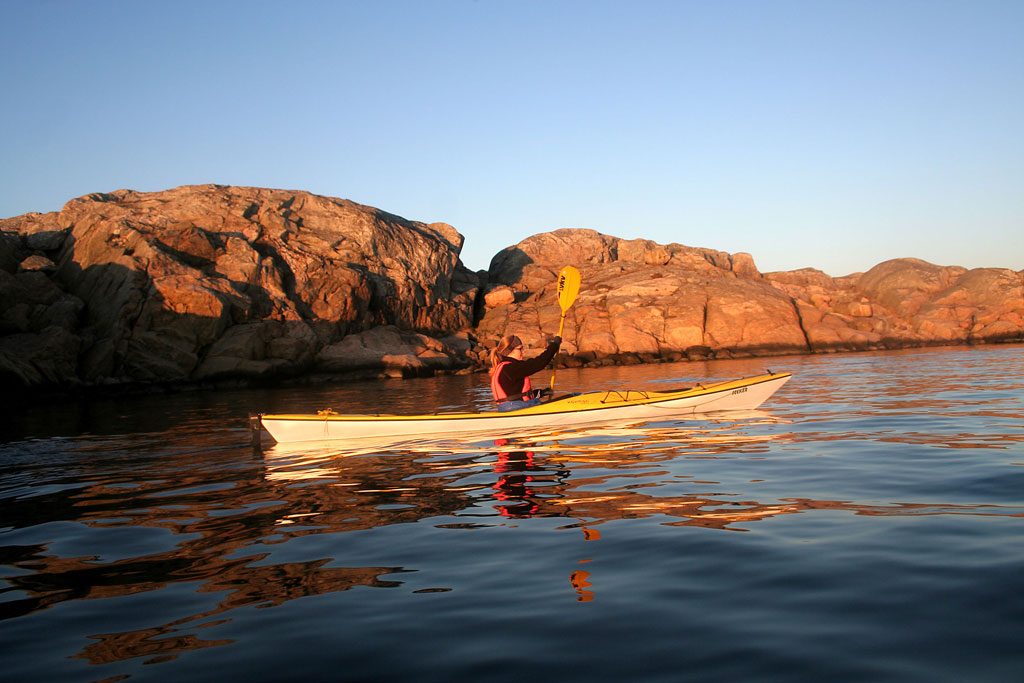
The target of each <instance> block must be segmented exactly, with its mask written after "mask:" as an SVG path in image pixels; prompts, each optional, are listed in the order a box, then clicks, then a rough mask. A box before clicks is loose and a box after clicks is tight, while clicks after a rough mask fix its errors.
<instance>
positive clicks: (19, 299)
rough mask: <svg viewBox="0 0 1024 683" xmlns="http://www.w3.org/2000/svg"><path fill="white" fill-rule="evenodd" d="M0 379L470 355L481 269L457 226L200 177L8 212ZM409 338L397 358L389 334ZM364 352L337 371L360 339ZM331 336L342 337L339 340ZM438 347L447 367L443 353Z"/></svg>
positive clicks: (399, 368) (98, 377)
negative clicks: (470, 259)
mask: <svg viewBox="0 0 1024 683" xmlns="http://www.w3.org/2000/svg"><path fill="white" fill-rule="evenodd" d="M0 236H2V239H0V291H2V293H3V297H2V302H3V303H2V304H0V333H2V334H3V336H2V337H0V378H3V379H5V380H6V381H9V382H13V383H15V384H21V385H23V386H39V385H68V384H76V383H85V384H111V383H113V384H119V383H126V382H144V383H153V382H187V381H204V380H213V379H220V378H226V377H250V378H251V377H277V376H286V375H296V374H301V373H309V372H314V373H316V372H323V373H330V374H335V373H341V374H352V373H360V372H361V373H363V374H365V373H366V371H380V372H381V373H383V374H395V373H396V372H397V373H398V374H418V373H423V372H427V371H428V370H429V369H431V368H435V367H445V368H449V369H454V368H458V367H460V366H464V365H465V364H466V361H465V355H464V354H463V353H462V352H461V349H460V348H459V347H460V344H463V343H468V342H467V341H466V340H467V339H468V336H466V335H465V334H464V337H465V339H463V340H462V342H459V343H444V342H439V341H436V340H433V337H434V336H442V337H448V336H451V334H452V333H453V332H454V331H459V330H466V329H468V328H469V327H471V325H472V322H473V314H474V305H475V301H476V295H477V289H478V287H479V283H478V277H477V275H475V274H474V273H472V272H470V271H469V270H467V269H466V268H465V267H464V266H463V265H462V263H461V261H459V252H460V250H461V248H462V243H463V238H462V236H461V235H460V234H459V233H458V232H456V231H455V229H454V228H452V227H451V226H449V225H445V224H443V223H434V224H430V225H427V224H424V223H417V222H413V221H407V220H405V219H403V218H400V217H398V216H394V215H391V214H387V213H385V212H383V211H379V210H377V209H374V208H371V207H367V206H361V205H359V204H355V203H353V202H350V201H346V200H343V199H333V198H328V197H321V196H317V195H313V194H310V193H308V192H291V191H282V190H267V189H260V188H243V187H224V186H215V185H203V186H193V187H180V188H175V189H173V190H168V191H165V192H153V193H140V192H133V191H128V190H122V191H118V192H113V193H108V194H93V195H88V196H85V197H81V198H79V199H74V200H72V201H70V202H68V203H67V204H66V205H65V206H64V208H63V209H62V210H61V211H60V212H55V213H49V214H27V215H25V216H20V217H17V218H12V219H6V220H4V221H0ZM382 327H383V328H387V327H392V328H394V329H401V330H405V331H407V332H408V333H409V334H413V335H416V336H412V337H408V336H407V337H403V340H404V341H403V346H402V353H401V354H399V356H400V357H399V358H397V359H396V360H395V361H394V363H392V362H391V361H389V360H388V357H390V356H393V355H394V353H393V349H392V348H391V343H392V341H393V340H392V339H389V338H388V339H378V337H379V334H377V333H376V332H375V330H377V329H378V328H382ZM363 334H367V335H369V336H368V337H366V338H365V339H364V340H363V342H362V343H361V351H360V357H361V358H363V359H364V360H365V361H366V362H364V363H362V364H359V363H343V364H339V363H338V361H337V358H338V356H339V354H341V355H343V354H344V352H345V351H346V350H347V349H348V348H350V347H351V346H352V345H353V344H354V343H356V342H355V341H354V340H357V339H359V338H360V336H359V335H363ZM339 345H341V346H339ZM439 354H440V355H443V356H445V359H444V360H443V361H442V360H441V359H439V358H438V355H439Z"/></svg>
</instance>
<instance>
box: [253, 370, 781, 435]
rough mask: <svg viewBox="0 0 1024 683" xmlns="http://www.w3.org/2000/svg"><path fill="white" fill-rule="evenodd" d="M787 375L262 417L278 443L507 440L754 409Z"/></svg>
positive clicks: (768, 396) (769, 395) (265, 427)
mask: <svg viewBox="0 0 1024 683" xmlns="http://www.w3.org/2000/svg"><path fill="white" fill-rule="evenodd" d="M790 377H791V375H790V373H788V372H786V373H774V374H767V375H758V376H756V377H746V378H743V379H736V380H727V381H718V382H701V383H698V384H696V385H694V386H692V387H687V388H684V389H676V390H669V391H636V390H621V391H619V390H612V391H593V392H588V393H585V394H577V395H570V396H565V397H561V398H556V399H554V400H551V401H549V402H547V403H542V404H540V405H537V406H531V407H529V408H523V409H521V410H514V411H509V412H507V413H499V412H481V413H444V414H439V415H339V414H337V413H334V412H333V411H321V412H320V414H317V415H261V416H259V419H260V423H261V424H262V426H263V428H264V429H266V430H267V432H269V433H270V436H271V437H273V439H274V440H275V441H277V442H278V443H290V442H296V441H326V440H330V441H333V440H338V439H363V438H375V437H395V438H396V439H397V438H403V437H407V436H414V435H429V434H452V433H465V432H493V433H495V434H500V435H508V434H510V433H514V432H515V431H517V430H523V429H533V428H538V427H541V428H543V427H573V426H576V425H582V424H593V423H596V422H607V421H613V420H614V421H622V420H627V421H628V420H636V421H645V420H652V419H672V418H675V417H683V416H687V415H693V414H695V413H708V412H717V411H721V410H754V409H755V408H757V407H758V406H760V405H761V404H762V403H764V402H765V401H766V400H768V398H770V397H771V395H772V394H774V393H775V392H776V391H778V390H779V388H780V387H782V385H783V384H785V383H786V382H787V381H789V378H790Z"/></svg>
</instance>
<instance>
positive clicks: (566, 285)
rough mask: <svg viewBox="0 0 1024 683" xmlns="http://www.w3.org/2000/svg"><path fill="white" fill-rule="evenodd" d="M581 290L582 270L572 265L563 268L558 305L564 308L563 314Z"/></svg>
mask: <svg viewBox="0 0 1024 683" xmlns="http://www.w3.org/2000/svg"><path fill="white" fill-rule="evenodd" d="M579 291H580V271H578V270H576V269H575V268H573V267H572V266H566V267H565V268H562V272H561V273H559V274H558V305H559V306H561V308H562V315H563V316H564V315H565V312H566V311H568V310H569V307H570V306H572V303H573V302H574V301H576V295H577V294H579Z"/></svg>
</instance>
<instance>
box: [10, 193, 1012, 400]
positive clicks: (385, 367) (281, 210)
mask: <svg viewBox="0 0 1024 683" xmlns="http://www.w3.org/2000/svg"><path fill="white" fill-rule="evenodd" d="M462 245H463V236H462V235H460V234H459V233H458V232H457V231H456V230H455V229H454V228H453V227H452V226H450V225H447V224H444V223H432V224H425V223H419V222H416V221H410V220H406V219H404V218H401V217H399V216H395V215H392V214H389V213H386V212H384V211H381V210H379V209H375V208H372V207H369V206H362V205H359V204H356V203H354V202H351V201H348V200H345V199H336V198H331V197H322V196H318V195H314V194H311V193H308V192H302V191H286V190H272V189H264V188H254V187H231V186H222V185H197V186H185V187H178V188H174V189H171V190H166V191H163V192H134V191H130V190H119V191H116V192H110V193H101V194H100V193H98V194H91V195H87V196H84V197H80V198H78V199H72V200H71V201H69V202H68V203H67V204H66V205H65V206H64V208H63V209H62V210H61V211H59V212H51V213H29V214H25V215H23V216H17V217H14V218H7V219H4V220H0V383H2V385H3V386H4V388H5V389H6V391H5V394H7V395H8V396H11V395H18V396H20V395H24V394H25V393H26V390H27V393H33V392H35V393H46V392H53V391H69V390H70V391H73V390H76V389H85V388H97V387H110V388H114V389H116V390H124V389H132V388H152V387H173V388H182V387H186V388H187V387H204V386H211V387H217V386H236V385H245V384H248V383H253V382H280V381H284V380H302V381H307V380H344V379H350V378H365V377H410V376H423V375H430V374H433V373H437V372H449V373H451V372H474V371H477V370H480V369H482V368H483V367H485V366H486V359H487V354H488V353H489V351H490V348H492V347H493V345H494V343H495V341H496V339H497V338H498V337H500V336H501V335H503V334H508V333H514V334H518V335H519V336H521V337H522V338H523V339H524V340H525V341H527V342H528V343H537V344H539V343H540V342H541V341H542V339H544V338H545V337H547V336H549V335H551V334H553V333H554V331H555V330H556V329H557V327H558V319H559V316H560V314H561V309H560V308H559V306H558V302H557V299H556V295H555V291H554V287H555V279H556V275H557V273H558V271H559V270H560V269H561V268H562V267H563V266H566V265H573V266H575V267H577V268H578V269H579V270H580V273H581V275H582V286H581V288H580V293H579V296H578V298H577V300H576V303H575V304H574V305H573V307H572V308H571V309H570V311H569V314H568V317H567V321H566V327H565V334H564V339H565V341H564V343H563V346H562V353H561V354H560V355H559V357H558V362H559V363H560V364H561V365H563V366H582V365H607V364H631V363H646V362H661V361H666V360H668V361H677V360H696V359H708V358H734V357H745V356H746V357H749V356H769V355H779V354H793V353H829V352H842V351H866V350H876V349H895V348H906V347H919V346H934V345H957V344H987V343H999V342H1024V271H1012V270H1006V269H999V268H976V269H972V270H968V269H966V268H961V267H957V266H937V265H933V264H931V263H927V262H925V261H921V260H918V259H906V258H904V259H896V260H892V261H886V262H884V263H881V264H879V265H877V266H875V267H874V268H872V269H871V270H869V271H867V272H866V273H857V274H852V275H847V276H845V277H830V276H829V275H827V274H825V273H823V272H821V271H818V270H814V269H809V268H808V269H802V270H796V271H787V272H774V273H761V272H759V270H758V269H757V267H756V265H755V264H754V260H753V258H752V257H751V256H750V255H749V254H744V253H737V254H728V253H725V252H721V251H715V250H712V249H706V248H700V247H688V246H683V245H681V244H657V243H654V242H651V241H648V240H642V239H636V240H623V239H619V238H616V237H612V236H609V235H603V234H600V233H598V232H595V231H593V230H583V229H563V230H555V231H553V232H549V233H543V234H538V235H534V236H532V237H530V238H528V239H526V240H524V241H522V242H520V243H519V244H516V245H511V246H509V247H507V248H505V249H503V250H502V251H501V252H499V253H498V254H496V255H495V257H494V258H493V260H492V261H491V264H490V268H489V269H488V270H487V271H477V272H473V271H470V270H469V269H467V268H466V267H465V266H464V265H463V264H462V262H461V260H460V259H459V253H460V251H461V249H462ZM18 390H20V391H18ZM11 392H18V393H14V394H12V393H11Z"/></svg>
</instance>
